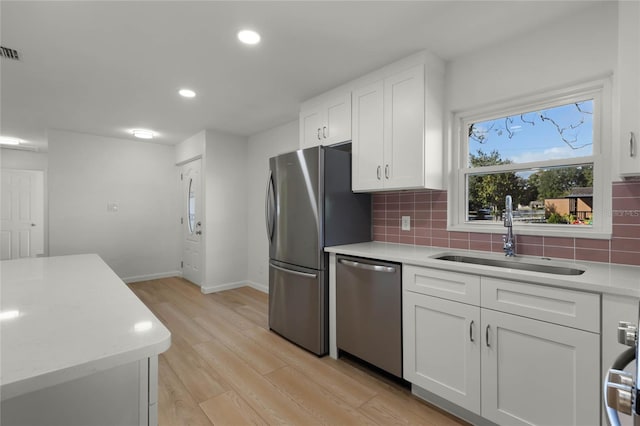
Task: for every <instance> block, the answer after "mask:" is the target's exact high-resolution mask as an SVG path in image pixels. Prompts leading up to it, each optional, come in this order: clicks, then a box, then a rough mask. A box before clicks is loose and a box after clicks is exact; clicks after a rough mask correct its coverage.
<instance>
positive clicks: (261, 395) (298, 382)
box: [129, 278, 465, 426]
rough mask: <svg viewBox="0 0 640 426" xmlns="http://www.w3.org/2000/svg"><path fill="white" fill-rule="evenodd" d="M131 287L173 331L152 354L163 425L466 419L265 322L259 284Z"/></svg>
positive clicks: (169, 281)
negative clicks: (167, 343)
mask: <svg viewBox="0 0 640 426" xmlns="http://www.w3.org/2000/svg"><path fill="white" fill-rule="evenodd" d="M129 287H130V288H131V289H132V290H133V291H134V292H135V294H137V295H138V297H139V298H140V299H141V300H142V301H143V302H144V303H145V304H146V305H147V306H148V307H149V308H150V309H151V310H152V311H153V312H154V313H155V314H156V316H157V317H158V318H159V319H160V320H161V321H162V322H163V323H164V324H165V325H166V326H167V328H169V330H171V333H172V336H171V339H172V345H171V348H170V349H169V350H168V351H167V352H165V353H163V354H162V355H160V357H159V378H158V383H159V390H158V404H159V408H158V415H159V424H160V425H161V426H187V425H211V424H216V425H218V424H219V425H244V424H256V425H273V424H294V425H316V424H327V425H359V424H370V425H389V424H419V425H434V426H435V425H461V424H465V423H464V422H462V421H460V420H458V419H455V418H454V417H452V416H449V415H448V414H446V413H444V412H441V411H439V410H438V409H436V408H434V407H431V406H430V405H428V404H426V403H424V402H423V401H421V400H419V399H417V398H415V397H414V396H412V395H411V393H410V392H409V391H408V390H407V389H406V388H403V387H402V386H400V385H398V384H396V383H394V382H393V381H391V380H388V379H387V378H385V377H383V376H381V375H378V374H376V373H374V372H372V371H371V370H368V369H366V368H365V367H363V366H361V365H359V364H357V363H356V362H354V361H351V360H346V359H344V358H341V359H339V360H334V359H331V358H330V357H328V356H327V357H323V358H318V357H316V356H315V355H313V354H310V353H308V352H306V351H304V350H302V349H300V348H298V347H297V346H295V345H293V344H291V343H289V342H288V341H286V340H285V339H283V338H281V337H279V336H278V335H276V334H274V333H272V332H270V331H269V329H268V321H267V302H268V295H266V294H264V293H262V292H260V291H257V290H254V289H252V288H250V287H242V288H238V289H234V290H228V291H224V292H220V293H214V294H208V295H204V294H202V293H201V292H200V289H199V287H197V286H195V285H193V284H191V283H189V282H188V281H186V280H183V279H181V278H165V279H160V280H153V281H145V282H139V283H135V284H130V285H129Z"/></svg>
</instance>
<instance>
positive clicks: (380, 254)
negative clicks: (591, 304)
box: [324, 241, 640, 298]
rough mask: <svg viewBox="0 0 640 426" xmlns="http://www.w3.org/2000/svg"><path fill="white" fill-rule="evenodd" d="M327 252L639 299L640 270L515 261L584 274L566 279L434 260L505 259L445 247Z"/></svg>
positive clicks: (354, 247)
mask: <svg viewBox="0 0 640 426" xmlns="http://www.w3.org/2000/svg"><path fill="white" fill-rule="evenodd" d="M324 250H325V251H326V252H328V253H336V254H346V255H351V256H360V257H366V258H370V259H380V260H388V261H391V262H400V263H406V264H410V265H418V266H427V267H430V268H437V269H443V270H449V271H456V272H466V273H470V274H477V275H484V276H491V277H497V278H505V279H510V280H515V281H527V282H534V283H537V284H541V285H550V286H556V287H564V288H570V289H575V290H583V291H590V292H596V293H603V294H613V295H621V296H633V297H638V298H640V267H639V266H627V265H617V264H608V263H598V262H580V261H570V260H563V259H560V260H545V259H542V258H540V257H535V256H516V257H515V258H513V259H512V260H513V261H514V262H532V263H540V264H544V265H556V266H568V267H572V268H579V269H584V270H585V272H584V274H582V275H575V276H566V275H555V274H548V273H540V272H529V271H522V270H518V269H510V268H501V267H494V266H485V265H475V264H468V263H460V262H451V261H446V260H438V259H434V258H435V257H438V256H442V255H445V254H455V255H466V256H474V257H482V258H494V259H502V260H504V258H505V256H504V255H502V254H499V253H488V252H482V251H471V250H456V249H447V248H442V247H427V246H414V245H408V244H395V243H383V242H377V241H372V242H368V243H358V244H347V245H342V246H334V247H326V248H325V249H324ZM510 260H511V259H510Z"/></svg>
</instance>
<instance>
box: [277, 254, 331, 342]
mask: <svg viewBox="0 0 640 426" xmlns="http://www.w3.org/2000/svg"><path fill="white" fill-rule="evenodd" d="M325 274H326V271H320V270H312V269H307V268H295V269H291V267H290V266H286V265H283V264H280V263H277V262H273V261H271V262H270V263H269V328H270V329H271V330H273V331H275V332H276V333H278V334H280V335H281V336H283V337H285V338H287V339H289V340H291V341H292V342H294V343H296V344H298V345H300V346H302V347H303V348H305V349H307V350H309V351H311V352H313V353H315V354H316V355H324V354H326V353H327V350H328V347H329V342H328V333H327V330H328V326H329V324H328V321H329V318H328V316H327V309H326V307H327V303H328V298H329V294H328V289H327V286H326V285H325V284H324V282H325Z"/></svg>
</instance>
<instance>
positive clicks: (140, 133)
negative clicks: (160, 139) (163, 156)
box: [131, 129, 155, 139]
mask: <svg viewBox="0 0 640 426" xmlns="http://www.w3.org/2000/svg"><path fill="white" fill-rule="evenodd" d="M131 134H132V135H133V136H135V137H136V138H140V139H153V136H154V135H155V134H154V133H153V132H152V131H151V130H146V129H133V130H132V131H131Z"/></svg>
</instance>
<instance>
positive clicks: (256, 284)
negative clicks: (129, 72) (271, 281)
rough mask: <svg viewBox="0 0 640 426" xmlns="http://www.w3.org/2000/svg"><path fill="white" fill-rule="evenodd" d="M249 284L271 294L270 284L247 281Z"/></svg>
mask: <svg viewBox="0 0 640 426" xmlns="http://www.w3.org/2000/svg"><path fill="white" fill-rule="evenodd" d="M247 285H248V286H249V287H251V288H255V289H256V290H258V291H261V292H263V293H267V294H269V286H268V285H264V284H260V283H257V282H254V281H247Z"/></svg>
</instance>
